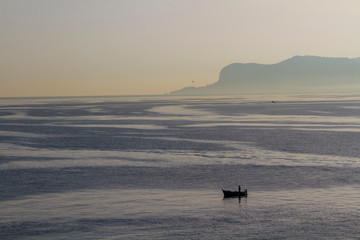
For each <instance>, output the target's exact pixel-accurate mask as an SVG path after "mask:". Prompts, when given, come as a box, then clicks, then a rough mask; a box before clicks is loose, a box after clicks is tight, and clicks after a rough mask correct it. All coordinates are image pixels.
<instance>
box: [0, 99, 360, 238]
mask: <svg viewBox="0 0 360 240" xmlns="http://www.w3.org/2000/svg"><path fill="white" fill-rule="evenodd" d="M272 101H274V102H272ZM0 139H1V141H0V176H1V181H0V192H1V195H0V239H359V238H360V227H359V226H360V225H359V219H360V142H359V141H360V140H359V139H360V95H338V94H334V95H315V94H314V95H296V96H295V95H293V96H281V95H277V96H268V95H267V96H265V95H263V96H260V95H259V96H253V95H244V96H213V97H210V96H208V97H205V96H204V97H175V96H137V97H64V98H23V99H21V98H19V99H15V98H9V99H0ZM239 184H241V186H242V188H243V189H245V188H246V189H248V193H249V196H248V197H247V198H241V199H238V198H231V199H223V196H222V192H221V189H222V188H226V189H236V188H237V186H238V185H239Z"/></svg>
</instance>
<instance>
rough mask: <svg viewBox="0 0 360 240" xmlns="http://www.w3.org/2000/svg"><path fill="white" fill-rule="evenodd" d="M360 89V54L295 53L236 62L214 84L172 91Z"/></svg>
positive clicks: (227, 92)
mask: <svg viewBox="0 0 360 240" xmlns="http://www.w3.org/2000/svg"><path fill="white" fill-rule="evenodd" d="M354 89H358V90H360V58H329V57H317V56H294V57H292V58H290V59H287V60H285V61H282V62H279V63H276V64H257V63H233V64H230V65H228V66H226V67H224V68H223V69H222V70H221V72H220V77H219V80H218V81H217V82H215V83H214V84H210V85H207V86H205V87H186V88H183V89H181V90H177V91H174V92H171V93H170V94H172V95H198V94H241V93H281V92H291V93H293V92H319V91H320V92H326V91H332V92H333V91H347V90H354Z"/></svg>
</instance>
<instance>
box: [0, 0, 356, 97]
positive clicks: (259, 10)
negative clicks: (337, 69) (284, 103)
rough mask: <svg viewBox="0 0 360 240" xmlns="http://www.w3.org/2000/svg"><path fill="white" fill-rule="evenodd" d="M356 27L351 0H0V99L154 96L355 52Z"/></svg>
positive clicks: (350, 55)
mask: <svg viewBox="0 0 360 240" xmlns="http://www.w3.org/2000/svg"><path fill="white" fill-rule="evenodd" d="M359 24H360V1H359V0H1V1H0V33H1V37H0V97H21V96H69V95H131V94H163V93H167V92H170V91H173V90H177V89H180V88H183V87H186V86H204V85H207V84H211V83H213V82H215V81H217V80H218V77H219V72H220V70H221V68H222V67H224V66H226V65H228V64H230V63H233V62H258V63H276V62H279V61H281V60H284V59H287V58H290V57H292V56H293V55H318V56H329V57H360V44H359V43H360V28H359ZM193 81H194V82H193Z"/></svg>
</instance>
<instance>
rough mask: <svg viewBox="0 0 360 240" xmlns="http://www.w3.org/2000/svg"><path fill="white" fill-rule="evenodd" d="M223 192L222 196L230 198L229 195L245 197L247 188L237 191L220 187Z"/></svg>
mask: <svg viewBox="0 0 360 240" xmlns="http://www.w3.org/2000/svg"><path fill="white" fill-rule="evenodd" d="M222 191H223V193H224V198H230V197H247V195H248V194H247V190H245V191H243V192H238V191H228V190H224V189H222Z"/></svg>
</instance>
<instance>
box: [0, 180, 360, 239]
mask: <svg viewBox="0 0 360 240" xmlns="http://www.w3.org/2000/svg"><path fill="white" fill-rule="evenodd" d="M359 196H360V186H348V187H336V188H327V189H302V190H291V191H260V192H252V191H251V190H250V191H249V196H248V197H247V198H241V200H239V199H238V198H230V199H223V198H222V192H221V189H219V191H207V190H201V191H195V190H194V191H185V190H167V191H165V190H161V189H142V190H139V189H138V190H121V189H102V190H87V191H76V192H68V193H53V194H42V195H34V196H29V197H27V198H25V199H20V200H15V201H4V202H2V203H1V205H0V207H1V208H0V212H1V213H2V214H1V216H0V224H1V225H0V226H1V227H2V229H4V230H5V231H9V229H7V227H5V226H9V224H8V223H9V222H11V223H12V226H13V227H14V228H17V229H16V230H17V231H20V234H21V231H27V230H28V229H27V228H26V227H25V228H23V229H19V226H22V225H21V223H22V222H29V223H33V224H34V225H36V224H38V225H41V223H42V222H47V224H48V225H49V228H58V227H60V226H67V225H69V224H71V225H72V227H73V228H76V226H78V227H81V225H82V224H83V223H84V222H86V223H87V224H90V225H92V224H95V223H96V225H97V227H96V228H97V229H98V231H101V229H102V228H109V227H110V228H112V231H114V232H115V233H116V234H117V236H118V237H121V236H123V237H125V236H128V235H132V234H134V231H137V234H136V236H138V237H144V236H146V235H147V234H155V235H156V236H158V237H161V236H163V237H166V236H168V237H169V236H171V235H172V234H174V232H178V233H181V234H182V235H183V237H186V236H190V235H189V234H194V233H198V234H201V233H202V232H204V233H207V232H208V231H209V229H208V228H209V226H211V225H214V226H215V225H217V224H219V226H221V227H222V228H224V229H223V230H226V231H230V232H228V233H229V234H230V235H229V236H231V233H233V234H235V233H236V234H241V231H247V232H249V234H250V233H252V234H255V230H257V231H260V232H261V231H269V237H284V238H288V237H294V236H295V235H293V234H299V232H297V233H295V232H291V231H286V232H283V231H282V229H284V227H291V228H294V229H297V231H298V230H299V229H304V230H305V229H307V230H308V232H304V231H300V233H302V234H304V236H307V237H314V238H316V236H317V235H316V234H317V233H321V234H322V236H326V235H327V234H335V235H329V236H332V237H334V236H335V238H336V236H338V237H341V238H342V237H346V236H348V237H355V235H352V234H355V233H356V228H357V227H356V224H357V223H358V218H359V216H360V204H359V203H360V202H359ZM149 206H151V208H149ZM168 221H173V222H172V223H171V226H170V225H169V224H170V222H168ZM310 222H313V223H314V222H315V223H316V224H317V227H320V229H314V228H313V227H311V226H309V223H310ZM4 224H5V225H4ZM189 224H191V225H193V226H192V227H194V228H193V229H192V230H191V231H192V232H191V233H190V232H189V230H190V229H189V228H188V227H189V226H190V225H189ZM239 224H243V225H239ZM145 225H146V226H147V227H146V228H143V227H145ZM94 226H95V225H94ZM219 226H218V227H219ZM245 227H246V228H245ZM261 229H263V230H261ZM307 230H306V231H307ZM278 231H280V232H278ZM281 231H282V232H281ZM326 231H330V232H328V233H327V232H326ZM213 234H214V235H213V236H212V237H213V238H214V239H216V238H218V237H221V235H218V234H219V233H217V232H216V231H215V232H214V233H213ZM278 234H280V235H278ZM348 234H350V235H348ZM205 235H206V234H205ZM85 236H86V235H85ZM83 237H84V235H83ZM295 237H296V236H295ZM69 238H70V237H69ZM210 238H211V237H210Z"/></svg>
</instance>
